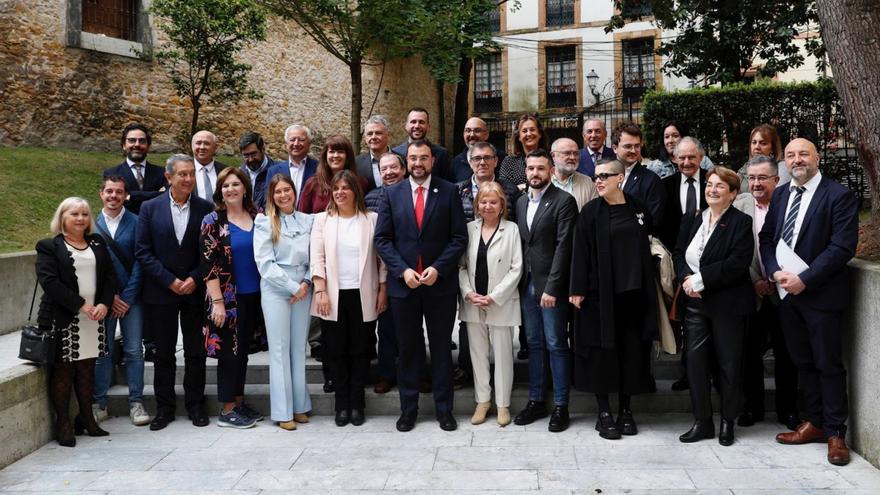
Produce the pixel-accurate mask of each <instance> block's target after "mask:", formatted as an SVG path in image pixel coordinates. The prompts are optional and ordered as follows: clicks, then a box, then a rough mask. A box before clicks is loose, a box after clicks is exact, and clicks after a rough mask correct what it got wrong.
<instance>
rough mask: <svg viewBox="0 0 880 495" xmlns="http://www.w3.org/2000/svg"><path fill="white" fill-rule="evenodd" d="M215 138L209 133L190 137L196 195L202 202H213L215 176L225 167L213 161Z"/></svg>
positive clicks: (215, 184) (199, 133)
mask: <svg viewBox="0 0 880 495" xmlns="http://www.w3.org/2000/svg"><path fill="white" fill-rule="evenodd" d="M219 146H220V143H218V142H217V136H215V135H214V133H213V132H211V131H199V132H197V133H195V134H193V137H192V152H193V158H195V159H196V195H197V196H198V197H200V198H202V199H204V200H207V201H210V202H211V203H213V202H214V198H213V196H214V190H215V189H216V187H217V174H219V173H220V171H221V170H223V169H224V168H226V165H224V164H222V163H220V162H218V161H215V160H214V155H216V154H217V148H218V147H219Z"/></svg>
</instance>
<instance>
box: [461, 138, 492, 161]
mask: <svg viewBox="0 0 880 495" xmlns="http://www.w3.org/2000/svg"><path fill="white" fill-rule="evenodd" d="M477 148H480V149H484V148H489V149H490V150H492V154H493V155H495V156H496V157H497V156H498V150H496V149H495V145H494V144H492V143H490V142H488V141H477V142H476V143H474V145H473V146H471V147H470V148H468V149H467V161H468V163H470V161H471V151H473V150H475V149H477Z"/></svg>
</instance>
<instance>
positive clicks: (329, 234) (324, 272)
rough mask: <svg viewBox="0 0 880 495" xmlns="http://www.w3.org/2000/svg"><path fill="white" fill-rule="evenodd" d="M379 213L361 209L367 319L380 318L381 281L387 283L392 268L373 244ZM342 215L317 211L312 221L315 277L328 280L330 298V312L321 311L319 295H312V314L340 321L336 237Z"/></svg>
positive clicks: (363, 299)
mask: <svg viewBox="0 0 880 495" xmlns="http://www.w3.org/2000/svg"><path fill="white" fill-rule="evenodd" d="M377 218H379V217H378V215H376V213H374V212H372V211H368V212H367V213H366V215H365V214H363V213H358V216H357V219H358V223H359V225H360V230H361V242H360V267H361V286H360V292H361V294H360V295H361V311H362V312H363V315H364V321H374V320H376V319H377V318H379V313H377V312H376V299H377V298H378V296H379V284H380V283H385V277H386V275H387V273H388V271H387V270H386V269H385V264H384V263H382V260H381V259H380V258H379V257H378V256H377V255H376V248H375V247H374V246H373V234H374V233H375V232H376V219H377ZM338 225H339V217H337V216H329V215H327V212H323V213H318V214H317V215H315V222H314V224H312V240H311V248H310V251H311V252H310V254H311V271H312V277H321V278H323V279H324V280H326V281H327V296H328V297H329V298H330V314H329V315H327V316H321V315H319V314H318V298H316V297H313V298H312V307H311V310H310V311H311V314H312V316H317V317H319V318H322V319H324V320H328V321H336V318H337V316H336V315H337V310H338V309H339V263H338V262H337V260H336V239H337V235H336V234H337V230H338V229H337V227H338Z"/></svg>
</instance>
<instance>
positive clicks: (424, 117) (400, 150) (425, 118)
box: [391, 107, 452, 181]
mask: <svg viewBox="0 0 880 495" xmlns="http://www.w3.org/2000/svg"><path fill="white" fill-rule="evenodd" d="M403 129H404V130H405V131H406V136H407V138H406V141H404V142H402V143H400V144H399V145H397V146H396V147H394V148H392V149H391V151H393V152H395V153H397V154H398V155H400V156H402V157H404V158H406V155H407V153H408V152H409V144H410V143H412V142H413V141H415V140H418V139H425V140H427V139H428V131H430V130H431V120H430V116H429V115H428V111H427V110H425V109H424V108H422V107H413V108H410V109H409V112H407V114H406V124H405V125H404V126H403ZM428 144H429V146H430V147H431V155H432V156H433V157H434V168H433V172H432V174H431V175H433V176H434V177H440V178H441V179H443V180H448V181H452V179H451V175H452V171H451V170H450V166H449V152H447V151H446V148H444V147H443V146H440V145H439V144H434V143H431V142H428Z"/></svg>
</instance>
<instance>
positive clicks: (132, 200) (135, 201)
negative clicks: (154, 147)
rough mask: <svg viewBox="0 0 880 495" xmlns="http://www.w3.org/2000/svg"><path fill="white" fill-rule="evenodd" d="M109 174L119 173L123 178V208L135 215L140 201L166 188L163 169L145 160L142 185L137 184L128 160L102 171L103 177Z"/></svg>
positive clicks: (156, 194)
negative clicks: (124, 194)
mask: <svg viewBox="0 0 880 495" xmlns="http://www.w3.org/2000/svg"><path fill="white" fill-rule="evenodd" d="M109 175H119V176H122V178H123V179H125V187H126V188H127V189H128V199H127V200H125V208H126V209H127V210H128V211H130V212H132V213H134V214H135V215H137V214H138V213H139V212H140V209H141V203H143V202H144V201H146V200H148V199H153V198H155V197H156V196H158V195H159V194H161V193H160V192H159V190H160V189H162V188H166V189H167V188H168V181H167V180H165V169H164V168H162V167H160V166H158V165H153V164H152V163H150V162H146V165H145V166H144V187H143V188H141V187H140V186H139V185H138V182H137V179H135V177H134V174H133V173H132V172H131V168H130V167H129V166H128V162H122V163H121V164H119V165H117V166H115V167H111V168H108V169H107V170H105V171H104V177H107V176H109Z"/></svg>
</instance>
